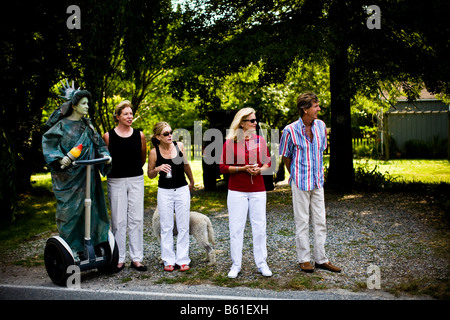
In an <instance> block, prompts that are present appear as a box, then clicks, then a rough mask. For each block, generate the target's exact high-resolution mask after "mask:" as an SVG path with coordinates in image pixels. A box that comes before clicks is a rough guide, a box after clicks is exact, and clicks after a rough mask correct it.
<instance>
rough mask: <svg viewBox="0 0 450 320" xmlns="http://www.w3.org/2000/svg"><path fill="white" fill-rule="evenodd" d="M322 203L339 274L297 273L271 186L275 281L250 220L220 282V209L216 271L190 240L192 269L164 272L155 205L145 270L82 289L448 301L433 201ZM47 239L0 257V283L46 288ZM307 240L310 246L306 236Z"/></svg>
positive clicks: (291, 229)
mask: <svg viewBox="0 0 450 320" xmlns="http://www.w3.org/2000/svg"><path fill="white" fill-rule="evenodd" d="M202 192H204V191H195V192H194V194H193V197H201V193H202ZM224 192H226V191H224ZM325 201H326V210H327V228H328V236H327V242H326V247H325V249H326V251H327V255H328V257H329V259H330V261H331V262H332V263H333V264H336V265H337V266H339V267H341V268H342V272H341V273H339V274H336V273H331V272H329V271H324V270H316V271H315V272H314V273H312V274H306V273H304V272H302V271H300V269H299V267H298V263H297V261H296V253H295V240H294V235H295V226H294V222H293V212H292V203H291V191H290V188H289V186H287V185H286V184H277V186H276V188H275V190H274V191H270V192H268V205H267V249H268V265H269V267H270V268H271V270H272V272H273V274H274V275H273V277H271V278H264V277H262V276H261V275H260V274H259V273H258V272H257V270H256V267H255V264H254V261H253V253H252V235H251V227H250V224H249V223H247V227H246V231H245V235H244V251H243V265H242V272H241V274H240V275H239V277H238V278H237V279H233V280H232V279H228V278H227V277H226V275H227V273H228V271H229V270H228V269H229V267H230V265H231V259H230V252H229V233H228V212H227V210H226V208H224V209H222V210H218V211H215V212H209V213H208V216H209V218H210V220H211V222H212V224H213V227H214V231H215V239H216V245H215V250H216V257H217V264H216V265H215V266H208V264H207V263H206V262H205V261H203V260H204V258H205V257H206V255H205V251H204V250H203V248H201V247H200V246H199V245H198V244H197V242H196V240H195V239H194V238H193V237H192V236H191V245H190V257H191V260H192V262H191V270H190V271H189V272H187V273H182V272H178V271H175V272H173V273H167V272H164V271H162V267H161V265H160V264H159V254H160V248H159V245H158V242H157V240H156V237H155V236H154V235H153V233H152V228H151V220H152V215H153V211H154V207H148V208H146V210H145V219H144V255H145V256H144V263H145V264H146V265H147V266H148V271H147V272H137V271H135V270H132V269H130V268H128V267H127V268H125V269H124V270H123V271H121V272H120V273H117V274H113V275H102V274H99V273H98V272H97V271H89V272H84V273H82V277H81V286H82V287H83V288H89V289H95V288H102V289H114V290H121V289H129V288H137V287H139V288H143V287H145V286H149V287H150V286H154V285H172V286H179V285H184V286H202V285H207V286H218V287H232V288H233V287H250V288H258V289H266V290H274V291H305V290H311V291H325V290H338V291H339V290H341V291H342V290H348V291H356V292H370V293H373V294H375V295H378V296H380V297H383V298H387V299H403V298H414V299H433V298H439V299H449V287H450V286H449V283H450V282H449V271H448V270H449V261H450V250H449V247H450V246H449V245H450V242H449V239H450V232H449V227H448V225H447V223H446V222H445V219H444V212H443V211H442V210H440V209H439V208H438V207H437V206H436V205H435V204H434V203H433V199H432V198H430V197H427V196H423V197H419V196H418V195H417V194H408V193H386V192H379V193H367V194H366V193H361V194H356V193H355V194H348V195H339V194H335V193H331V192H327V191H326V200H325ZM199 211H200V210H199ZM49 236H50V234H44V235H37V236H36V239H34V240H32V241H29V242H27V243H23V244H21V245H20V247H19V248H18V249H17V250H15V251H14V252H7V253H2V254H1V260H0V261H1V262H0V284H12V285H14V284H17V285H51V281H50V279H49V278H48V276H47V274H46V271H45V267H44V265H43V250H44V246H45V241H46V240H47V238H48V237H49ZM310 237H311V244H313V243H314V242H313V234H312V232H311V236H310ZM128 264H129V260H128ZM371 265H375V266H377V267H379V268H380V276H381V289H380V290H370V289H368V288H367V279H368V277H369V274H368V267H369V266H371Z"/></svg>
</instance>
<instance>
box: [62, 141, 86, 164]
mask: <svg viewBox="0 0 450 320" xmlns="http://www.w3.org/2000/svg"><path fill="white" fill-rule="evenodd" d="M81 149H83V145H82V144H79V145H78V146H76V147H73V148H72V149H71V150H70V151H69V152H68V153H67V157H68V158H69V159H70V160H71V161H72V162H73V161H75V160H76V159H77V158H78V157H79V156H80V154H81ZM65 167H66V166H65V165H62V166H61V169H64V168H65Z"/></svg>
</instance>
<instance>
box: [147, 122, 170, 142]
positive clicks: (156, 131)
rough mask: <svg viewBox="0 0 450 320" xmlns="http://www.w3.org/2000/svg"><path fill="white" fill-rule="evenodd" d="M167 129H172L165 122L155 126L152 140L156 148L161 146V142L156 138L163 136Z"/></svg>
mask: <svg viewBox="0 0 450 320" xmlns="http://www.w3.org/2000/svg"><path fill="white" fill-rule="evenodd" d="M165 127H170V124H168V123H167V122H165V121H160V122H158V123H157V124H155V125H154V126H153V135H152V136H151V138H150V139H151V141H152V144H153V146H155V147H156V146H157V145H158V144H159V140H158V138H156V136H157V135H159V134H161V132H162V131H163V129H164V128H165Z"/></svg>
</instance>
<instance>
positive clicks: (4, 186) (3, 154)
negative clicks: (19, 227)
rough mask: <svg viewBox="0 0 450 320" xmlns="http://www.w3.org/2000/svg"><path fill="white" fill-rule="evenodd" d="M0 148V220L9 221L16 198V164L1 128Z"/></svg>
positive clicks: (11, 218)
mask: <svg viewBox="0 0 450 320" xmlns="http://www.w3.org/2000/svg"><path fill="white" fill-rule="evenodd" d="M0 148H1V149H0V163H1V164H2V165H1V166H0V221H11V220H13V219H14V211H15V207H16V200H17V198H16V196H17V195H16V188H15V181H14V176H15V172H16V166H15V162H14V156H13V154H12V152H11V145H10V143H9V140H8V138H7V136H6V133H5V132H4V131H3V130H1V129H0Z"/></svg>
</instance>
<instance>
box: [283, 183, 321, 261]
mask: <svg viewBox="0 0 450 320" xmlns="http://www.w3.org/2000/svg"><path fill="white" fill-rule="evenodd" d="M291 189H292V204H293V207H294V221H295V228H296V233H295V243H296V246H297V258H298V262H299V263H304V262H310V261H311V254H310V243H309V218H310V217H311V223H312V225H313V229H314V259H315V262H316V263H318V264H322V263H325V262H328V258H327V256H326V254H325V240H326V237H327V228H326V218H325V196H324V190H323V188H321V189H313V190H311V191H302V190H300V189H298V188H297V187H295V186H292V188H291Z"/></svg>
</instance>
